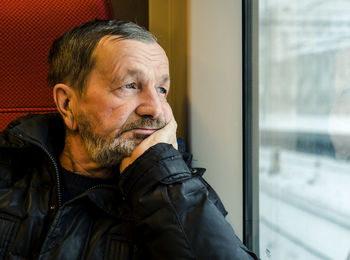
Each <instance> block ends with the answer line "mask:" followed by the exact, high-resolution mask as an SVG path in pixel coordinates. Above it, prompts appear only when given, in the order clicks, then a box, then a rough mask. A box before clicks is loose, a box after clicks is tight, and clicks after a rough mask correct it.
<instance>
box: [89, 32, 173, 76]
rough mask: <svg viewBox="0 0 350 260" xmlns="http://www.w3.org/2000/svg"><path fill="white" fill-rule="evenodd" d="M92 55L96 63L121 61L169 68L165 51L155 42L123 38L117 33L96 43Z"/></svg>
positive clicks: (127, 63) (129, 63)
mask: <svg viewBox="0 0 350 260" xmlns="http://www.w3.org/2000/svg"><path fill="white" fill-rule="evenodd" d="M93 57H94V58H95V59H96V63H109V64H111V63H112V64H111V65H113V64H114V65H116V63H118V62H121V63H122V64H125V65H137V64H144V65H146V66H158V67H160V68H162V69H164V68H165V69H168V68H169V62H168V58H167V56H166V53H165V51H164V50H163V48H162V47H161V46H160V45H159V44H158V43H157V42H145V41H141V40H134V39H123V38H120V36H118V35H111V36H105V37H103V38H102V39H101V40H100V42H99V43H98V45H97V47H96V49H95V51H94V53H93ZM119 65H120V64H119Z"/></svg>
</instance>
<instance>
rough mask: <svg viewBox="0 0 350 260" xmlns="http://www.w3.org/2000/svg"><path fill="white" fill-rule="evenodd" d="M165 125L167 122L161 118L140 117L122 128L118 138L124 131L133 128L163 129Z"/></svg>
mask: <svg viewBox="0 0 350 260" xmlns="http://www.w3.org/2000/svg"><path fill="white" fill-rule="evenodd" d="M164 126H166V122H165V121H164V120H161V119H159V118H157V119H152V118H147V117H145V118H140V119H138V120H136V121H134V122H131V123H128V124H126V125H125V126H123V127H122V129H120V131H119V133H118V135H117V136H116V138H118V137H119V136H121V135H122V134H123V133H125V132H127V131H129V130H133V129H136V128H152V129H161V128H163V127H164Z"/></svg>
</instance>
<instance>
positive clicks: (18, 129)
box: [3, 113, 65, 156]
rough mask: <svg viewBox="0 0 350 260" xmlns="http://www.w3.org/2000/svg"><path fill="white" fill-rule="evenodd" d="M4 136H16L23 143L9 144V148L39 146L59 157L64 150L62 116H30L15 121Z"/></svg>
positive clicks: (53, 114) (55, 114) (54, 114)
mask: <svg viewBox="0 0 350 260" xmlns="http://www.w3.org/2000/svg"><path fill="white" fill-rule="evenodd" d="M3 134H4V135H6V134H10V135H14V136H15V137H17V138H18V139H20V140H21V141H22V142H8V143H7V145H8V146H12V147H18V148H21V147H25V146H29V145H37V146H40V147H42V148H44V149H45V150H47V151H48V152H49V153H50V154H52V155H53V156H57V155H58V154H59V153H60V152H61V151H62V149H63V146H64V138H65V130H64V124H63V121H62V118H61V116H60V115H59V114H58V113H52V114H29V115H27V116H25V117H21V118H19V119H17V120H16V121H13V122H12V123H11V124H10V125H9V126H8V127H7V128H6V130H5V131H4V133H3Z"/></svg>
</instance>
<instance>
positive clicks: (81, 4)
mask: <svg viewBox="0 0 350 260" xmlns="http://www.w3.org/2000/svg"><path fill="white" fill-rule="evenodd" d="M112 18H113V11H112V6H111V3H110V0H10V1H9V0H0V131H2V130H4V128H5V127H6V126H7V124H8V123H9V122H11V121H12V120H13V119H15V118H17V117H19V116H22V115H25V114H27V113H46V112H52V111H56V109H55V104H54V102H53V98H52V88H51V87H50V86H49V85H48V83H47V81H46V78H47V73H48V63H47V56H48V52H49V49H50V46H51V44H52V42H53V40H54V39H56V38H57V37H58V36H60V35H61V34H62V33H63V32H65V31H67V30H68V29H70V28H72V27H74V26H76V25H79V24H82V23H84V22H86V21H90V20H93V19H112Z"/></svg>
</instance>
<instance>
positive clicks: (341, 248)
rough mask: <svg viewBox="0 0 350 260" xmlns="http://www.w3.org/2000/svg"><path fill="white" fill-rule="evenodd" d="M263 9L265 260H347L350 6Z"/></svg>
mask: <svg viewBox="0 0 350 260" xmlns="http://www.w3.org/2000/svg"><path fill="white" fill-rule="evenodd" d="M246 2H247V1H246ZM258 5H259V6H258V7H257V11H256V12H255V14H256V15H252V16H251V19H252V21H251V23H252V27H253V28H254V24H255V25H256V28H257V30H256V34H255V36H254V35H253V38H254V37H256V38H255V40H256V41H254V42H255V43H256V45H255V46H254V43H253V44H252V46H251V47H252V49H251V50H252V52H253V53H254V51H256V53H257V54H256V57H257V59H256V60H258V62H257V63H256V64H254V62H252V63H251V68H252V70H253V72H252V75H254V73H255V74H256V75H258V77H257V78H256V81H255V83H256V88H254V86H253V87H252V91H253V94H252V96H253V98H254V95H256V97H257V98H256V100H255V101H256V102H258V105H257V109H256V110H254V109H252V116H253V120H255V121H256V122H255V123H257V122H258V123H257V124H256V125H257V126H256V133H257V134H256V135H255V136H253V137H254V138H256V140H258V141H257V142H255V144H256V147H255V148H256V150H257V151H258V153H259V154H258V155H257V157H256V158H258V160H257V162H258V164H256V166H257V167H256V171H257V172H256V173H255V172H254V167H252V169H253V174H252V175H253V176H256V177H253V182H255V183H256V185H257V187H258V189H257V190H258V191H259V192H258V202H259V203H258V204H259V205H258V206H256V207H255V209H256V210H257V211H258V212H259V214H258V227H257V228H258V230H259V232H258V235H257V237H256V240H257V241H258V245H259V252H260V257H261V259H263V260H264V259H276V260H277V259H293V260H296V259H340V260H342V259H343V260H348V259H350V206H349V205H350V202H349V201H350V188H349V187H350V15H349V13H350V2H349V1H345V0H343V1H342V0H337V1H327V0H295V1H289V0H282V1H280V0H260V1H259V3H258ZM253 14H254V13H253ZM253 82H254V81H253ZM253 103H254V102H253ZM255 111H256V112H255ZM253 123H254V122H253ZM253 125H254V124H253ZM252 132H254V130H253V131H252ZM251 150H252V151H254V146H253V149H251ZM252 151H251V152H252ZM251 158H254V156H253V157H251ZM251 163H252V164H254V163H256V162H254V161H251ZM254 178H255V179H254ZM256 205H257V204H256ZM255 242H256V241H255Z"/></svg>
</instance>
